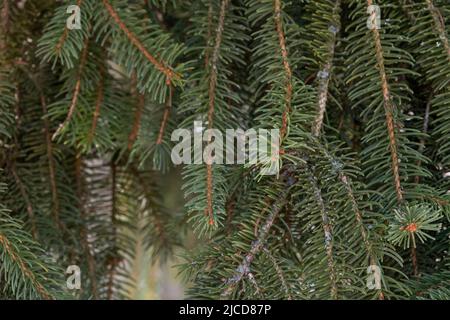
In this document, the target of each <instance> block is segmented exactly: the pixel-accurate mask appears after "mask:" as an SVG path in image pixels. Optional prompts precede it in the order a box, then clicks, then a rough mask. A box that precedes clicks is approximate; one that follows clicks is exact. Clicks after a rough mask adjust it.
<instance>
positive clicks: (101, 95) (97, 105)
mask: <svg viewBox="0 0 450 320" xmlns="http://www.w3.org/2000/svg"><path fill="white" fill-rule="evenodd" d="M104 85H105V84H104V75H103V72H101V73H100V81H99V83H98V86H97V99H96V101H95V110H94V114H93V116H92V124H91V130H90V131H89V133H88V145H89V146H90V145H91V144H92V141H93V140H94V135H95V129H96V128H97V123H98V118H99V117H100V109H101V107H102V104H103V100H104V90H105V88H104Z"/></svg>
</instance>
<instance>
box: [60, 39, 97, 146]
mask: <svg viewBox="0 0 450 320" xmlns="http://www.w3.org/2000/svg"><path fill="white" fill-rule="evenodd" d="M88 48H89V37H87V38H86V39H85V40H84V46H83V51H82V52H81V59H80V64H79V67H78V72H77V80H76V82H75V88H74V90H73V95H72V100H71V102H70V106H69V112H68V113H67V117H66V119H65V120H64V122H63V123H61V124H60V125H59V127H58V129H57V130H56V131H55V133H54V134H53V136H52V140H55V138H56V137H57V136H58V135H59V134H60V133H61V132H62V131H63V130H64V129H65V128H66V127H67V125H68V124H69V122H70V120H71V119H72V116H73V114H74V112H75V110H76V108H77V102H78V96H79V94H80V90H81V75H82V72H83V69H84V67H85V65H86V61H87V56H88V51H89V50H88Z"/></svg>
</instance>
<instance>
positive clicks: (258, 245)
mask: <svg viewBox="0 0 450 320" xmlns="http://www.w3.org/2000/svg"><path fill="white" fill-rule="evenodd" d="M288 194H289V191H288V190H284V192H283V193H282V194H281V195H280V197H279V198H278V199H277V200H276V201H274V202H273V204H272V206H271V210H270V214H269V215H268V216H267V218H266V221H265V222H264V225H263V226H262V227H261V228H260V230H259V234H258V237H257V239H256V240H255V241H253V243H252V246H251V248H250V251H249V252H248V253H247V254H246V256H245V257H244V258H243V260H242V262H241V264H239V266H238V267H237V268H236V273H235V274H234V275H233V276H232V277H231V278H228V279H227V281H226V285H227V286H226V288H225V290H223V291H222V294H221V298H223V299H227V298H229V297H230V295H231V294H232V293H233V291H234V289H235V288H236V286H237V285H238V284H239V282H240V281H241V280H242V279H243V278H244V277H245V276H248V274H249V273H250V266H251V264H252V262H253V260H254V259H255V257H256V255H258V254H259V253H260V251H261V250H262V249H263V248H264V244H265V242H266V240H267V237H268V235H269V231H270V229H271V228H272V226H273V224H274V222H275V219H276V218H277V217H278V215H279V213H280V211H281V210H282V209H283V207H284V206H285V204H286V203H287V197H288Z"/></svg>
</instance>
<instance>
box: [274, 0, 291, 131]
mask: <svg viewBox="0 0 450 320" xmlns="http://www.w3.org/2000/svg"><path fill="white" fill-rule="evenodd" d="M274 11H275V12H274V20H275V28H276V31H277V34H278V41H279V44H280V50H281V57H282V60H283V67H284V71H285V73H286V94H285V102H286V107H285V109H284V111H283V115H282V124H281V129H280V139H281V140H283V138H284V137H285V135H286V133H287V126H288V118H289V113H290V112H291V103H292V70H291V66H290V65H289V59H288V52H287V48H286V39H285V35H284V31H283V22H282V19H281V0H274Z"/></svg>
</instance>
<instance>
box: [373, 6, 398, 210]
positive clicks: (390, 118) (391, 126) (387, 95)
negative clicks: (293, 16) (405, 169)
mask: <svg viewBox="0 0 450 320" xmlns="http://www.w3.org/2000/svg"><path fill="white" fill-rule="evenodd" d="M367 5H368V6H371V5H372V0H367ZM376 18H377V17H376V12H375V11H373V12H372V14H371V19H372V21H373V25H376V24H375V21H376ZM371 31H372V35H373V40H374V45H375V52H376V60H377V67H378V70H379V73H380V82H381V90H382V93H383V104H384V111H385V114H386V126H387V130H388V134H389V148H390V152H391V161H392V172H393V176H394V184H395V192H396V195H397V201H398V202H399V203H401V202H403V190H402V186H401V182H400V181H401V178H400V168H399V157H398V150H397V149H398V148H397V137H396V132H395V128H396V124H395V120H394V108H395V106H394V103H393V101H392V97H391V92H390V88H389V83H388V79H387V74H386V69H385V66H384V55H383V46H382V44H381V37H380V32H379V31H378V29H377V28H372V29H371Z"/></svg>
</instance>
